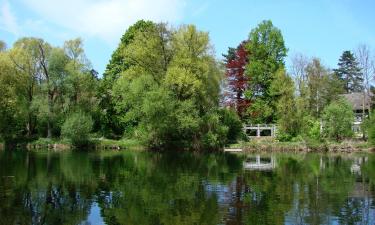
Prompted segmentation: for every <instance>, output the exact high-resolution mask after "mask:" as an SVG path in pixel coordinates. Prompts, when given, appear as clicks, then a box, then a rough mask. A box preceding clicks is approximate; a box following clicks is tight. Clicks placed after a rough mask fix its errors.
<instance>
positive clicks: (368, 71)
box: [356, 44, 375, 118]
mask: <svg viewBox="0 0 375 225" xmlns="http://www.w3.org/2000/svg"><path fill="white" fill-rule="evenodd" d="M371 57H372V55H371V51H370V47H369V46H368V45H365V44H362V45H359V46H358V48H357V51H356V58H357V59H358V64H359V67H360V68H361V69H362V70H361V72H362V78H363V84H362V86H363V102H365V99H366V98H367V97H368V96H371V81H372V80H373V79H374V77H375V61H374V59H372V58H371ZM365 109H367V111H368V113H369V114H370V113H371V104H368V105H365V104H363V110H362V111H363V113H365ZM363 118H364V115H363Z"/></svg>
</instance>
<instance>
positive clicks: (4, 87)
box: [0, 52, 26, 144]
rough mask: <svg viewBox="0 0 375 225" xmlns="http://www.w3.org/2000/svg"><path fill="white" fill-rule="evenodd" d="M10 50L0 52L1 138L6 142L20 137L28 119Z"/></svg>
mask: <svg viewBox="0 0 375 225" xmlns="http://www.w3.org/2000/svg"><path fill="white" fill-rule="evenodd" d="M15 73H16V71H15V69H14V67H13V63H12V61H11V59H10V57H9V54H8V52H0V96H1V97H0V138H1V139H3V140H5V142H6V144H8V142H9V141H12V140H14V139H16V138H17V137H19V136H20V135H21V134H22V131H23V125H24V120H25V119H26V116H25V114H24V113H23V112H24V111H23V110H22V100H23V99H22V98H20V97H19V96H18V94H19V93H18V91H20V90H22V87H21V85H20V83H19V82H18V80H17V77H16V76H14V74H15Z"/></svg>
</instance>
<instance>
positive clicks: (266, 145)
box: [228, 139, 375, 153]
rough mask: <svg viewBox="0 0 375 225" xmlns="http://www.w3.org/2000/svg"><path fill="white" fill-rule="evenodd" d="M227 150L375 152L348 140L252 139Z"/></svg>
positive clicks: (231, 146) (372, 148) (368, 147)
mask: <svg viewBox="0 0 375 225" xmlns="http://www.w3.org/2000/svg"><path fill="white" fill-rule="evenodd" d="M228 148H241V149H242V150H243V151H244V152H260V151H262V152H332V153H352V152H375V146H372V145H371V144H370V143H368V142H364V141H355V140H348V141H343V142H340V143H338V142H328V141H325V142H317V141H298V142H279V141H276V140H270V139H254V140H251V141H248V142H239V143H236V144H232V145H230V146H228Z"/></svg>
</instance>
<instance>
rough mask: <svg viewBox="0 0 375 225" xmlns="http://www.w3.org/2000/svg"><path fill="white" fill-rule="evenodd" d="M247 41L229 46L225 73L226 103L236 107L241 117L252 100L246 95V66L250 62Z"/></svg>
mask: <svg viewBox="0 0 375 225" xmlns="http://www.w3.org/2000/svg"><path fill="white" fill-rule="evenodd" d="M245 45H246V42H245V41H244V42H242V43H241V44H240V45H239V46H238V47H237V48H236V49H234V48H229V49H228V54H227V55H224V57H225V67H226V71H225V75H226V79H227V85H228V86H227V90H226V93H225V104H228V105H230V106H232V107H234V108H235V109H236V112H237V114H238V115H239V116H240V118H243V117H245V112H246V110H247V108H248V107H249V105H250V101H249V100H248V99H246V97H245V91H246V90H247V86H248V81H249V79H248V77H247V76H245V68H246V65H247V63H248V61H249V60H248V53H247V51H246V49H245Z"/></svg>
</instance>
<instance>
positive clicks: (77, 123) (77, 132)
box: [61, 112, 93, 147]
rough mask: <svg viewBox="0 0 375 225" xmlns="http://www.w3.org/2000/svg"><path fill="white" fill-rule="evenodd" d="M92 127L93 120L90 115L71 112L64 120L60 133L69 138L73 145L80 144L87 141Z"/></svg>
mask: <svg viewBox="0 0 375 225" xmlns="http://www.w3.org/2000/svg"><path fill="white" fill-rule="evenodd" d="M92 127H93V121H92V118H91V116H89V115H87V114H85V113H83V112H76V113H72V114H71V115H69V117H68V118H67V119H66V121H65V122H64V125H63V126H62V130H61V135H62V137H64V138H67V139H69V140H71V142H72V144H73V145H74V146H77V147H78V146H82V145H85V144H87V143H88V140H89V134H90V132H91V131H92Z"/></svg>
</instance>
